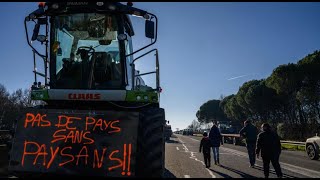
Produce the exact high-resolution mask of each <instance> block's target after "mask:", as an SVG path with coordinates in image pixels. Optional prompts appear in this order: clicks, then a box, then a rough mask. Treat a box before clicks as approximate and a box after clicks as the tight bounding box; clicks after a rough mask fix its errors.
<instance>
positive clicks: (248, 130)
mask: <svg viewBox="0 0 320 180" xmlns="http://www.w3.org/2000/svg"><path fill="white" fill-rule="evenodd" d="M239 134H240V136H241V137H244V138H245V140H246V147H247V150H248V155H249V161H250V167H251V168H253V167H254V165H255V163H256V156H255V149H256V141H257V135H258V128H257V127H256V126H254V125H253V124H252V123H251V121H250V120H246V121H245V122H244V127H243V128H242V129H241V130H240V132H239Z"/></svg>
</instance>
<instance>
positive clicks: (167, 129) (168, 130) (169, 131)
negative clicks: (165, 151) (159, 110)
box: [164, 124, 172, 141]
mask: <svg viewBox="0 0 320 180" xmlns="http://www.w3.org/2000/svg"><path fill="white" fill-rule="evenodd" d="M171 136H172V129H171V125H168V124H166V125H165V130H164V137H165V140H166V141H167V140H170V137H171Z"/></svg>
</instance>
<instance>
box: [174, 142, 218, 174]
mask: <svg viewBox="0 0 320 180" xmlns="http://www.w3.org/2000/svg"><path fill="white" fill-rule="evenodd" d="M178 140H179V141H180V142H181V143H182V146H183V149H184V152H188V153H190V159H193V160H195V161H198V162H200V163H201V164H202V165H203V166H204V165H205V163H204V162H203V161H201V160H199V159H197V158H196V156H195V153H197V152H191V151H189V149H188V148H187V146H186V145H185V144H184V142H182V141H181V139H180V138H179V137H178ZM206 170H207V171H208V172H209V174H210V176H211V177H212V178H217V177H216V176H215V175H214V174H213V173H212V171H210V170H209V169H207V168H206ZM186 176H188V175H185V178H186ZM189 177H190V176H189Z"/></svg>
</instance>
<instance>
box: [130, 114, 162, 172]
mask: <svg viewBox="0 0 320 180" xmlns="http://www.w3.org/2000/svg"><path fill="white" fill-rule="evenodd" d="M139 119H140V122H139V130H138V146H137V163H136V165H137V166H136V176H137V177H158V178H162V177H164V157H165V136H164V127H165V123H166V121H165V116H164V110H163V109H161V108H152V109H147V110H145V111H143V112H140V118H139Z"/></svg>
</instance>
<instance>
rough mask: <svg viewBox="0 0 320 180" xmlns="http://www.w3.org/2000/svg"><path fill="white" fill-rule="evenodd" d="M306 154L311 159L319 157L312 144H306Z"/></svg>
mask: <svg viewBox="0 0 320 180" xmlns="http://www.w3.org/2000/svg"><path fill="white" fill-rule="evenodd" d="M307 154H308V157H309V158H310V159H311V160H318V159H319V152H317V150H316V148H315V147H314V145H313V144H308V145H307Z"/></svg>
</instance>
